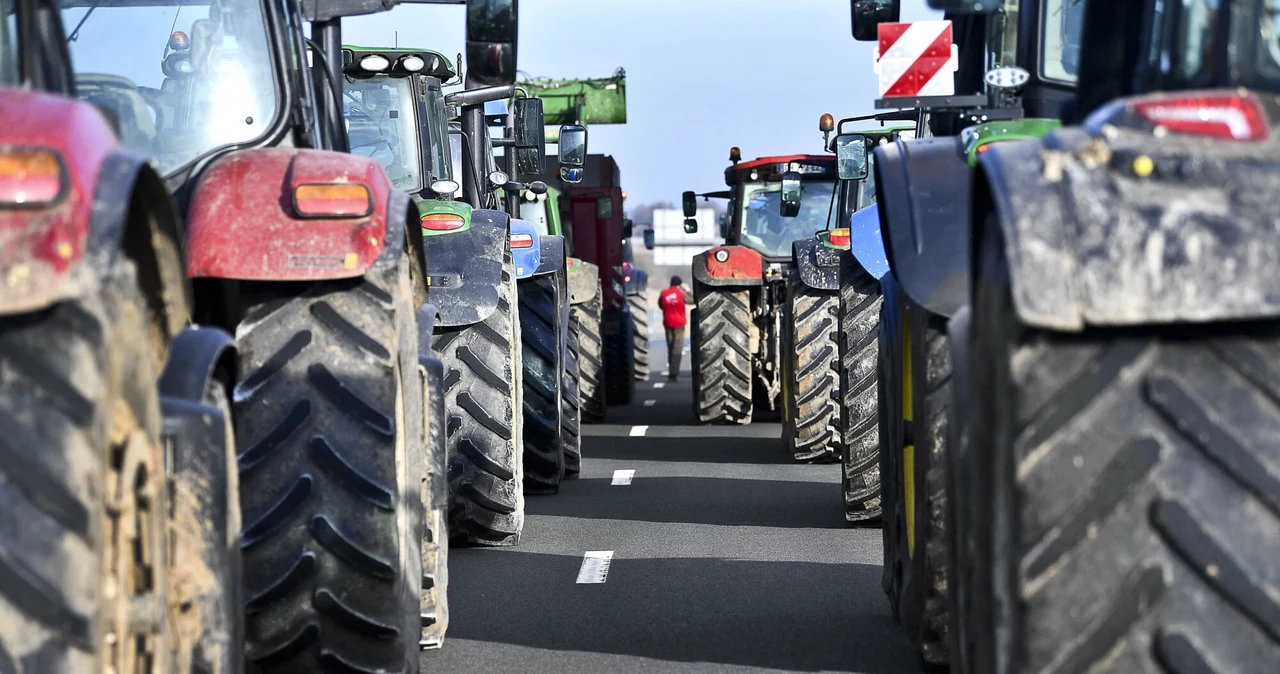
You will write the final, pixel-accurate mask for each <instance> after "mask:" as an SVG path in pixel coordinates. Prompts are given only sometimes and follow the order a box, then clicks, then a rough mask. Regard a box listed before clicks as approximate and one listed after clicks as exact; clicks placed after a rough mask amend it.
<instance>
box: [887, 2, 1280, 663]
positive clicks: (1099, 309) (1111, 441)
mask: <svg viewBox="0 0 1280 674" xmlns="http://www.w3.org/2000/svg"><path fill="white" fill-rule="evenodd" d="M935 4H938V5H942V4H947V5H951V4H954V5H956V6H959V5H960V4H962V3H959V2H957V3H942V2H937V3H935ZM963 4H964V5H965V6H966V7H965V9H966V11H974V10H975V9H981V10H986V11H991V10H994V9H996V7H995V6H994V5H995V3H991V2H979V3H974V2H965V3H963ZM1077 8H1079V9H1081V10H1082V12H1081V13H1080V14H1079V21H1080V24H1081V27H1082V31H1081V33H1082V34H1081V40H1080V49H1079V58H1078V61H1076V60H1075V59H1074V58H1072V59H1066V58H1064V59H1058V58H1052V59H1045V60H1043V61H1041V62H1039V63H1038V64H1037V67H1036V72H1037V74H1039V75H1048V76H1059V77H1060V76H1063V75H1064V74H1066V75H1070V76H1071V77H1073V78H1075V77H1078V82H1079V87H1078V89H1077V90H1076V95H1075V97H1074V100H1073V101H1072V102H1071V103H1070V104H1069V106H1068V114H1067V115H1066V116H1065V121H1066V122H1067V124H1069V126H1067V127H1065V128H1063V129H1061V130H1058V131H1055V132H1053V133H1050V134H1048V135H1047V136H1046V137H1044V138H1043V139H1032V140H1024V141H1021V142H1011V143H1002V144H1000V145H997V146H994V147H991V148H990V149H989V150H988V151H987V152H984V153H982V154H981V155H980V156H978V157H977V162H976V167H975V168H976V170H975V171H974V173H973V177H972V183H971V190H972V191H971V195H972V196H971V198H970V199H969V200H968V207H969V211H968V213H967V216H968V217H967V218H966V220H967V222H968V223H970V227H971V228H972V236H971V248H970V251H971V252H970V255H969V260H970V263H969V269H968V274H969V292H968V294H967V297H966V300H967V304H968V306H967V307H965V308H963V309H961V310H960V311H958V312H956V314H955V315H954V316H953V318H952V319H951V322H950V325H949V326H948V330H949V335H950V346H951V348H952V356H951V358H952V363H953V368H954V369H953V372H954V375H953V382H954V384H953V385H954V386H955V387H956V388H957V389H958V390H959V393H958V395H957V396H956V400H955V402H954V403H953V404H954V405H957V406H963V407H962V409H963V410H964V413H963V414H958V415H957V419H960V420H963V422H964V423H963V425H962V426H961V425H960V424H957V426H961V427H958V428H954V430H953V440H952V443H953V445H954V446H955V447H956V449H957V451H954V452H951V453H949V454H948V456H947V467H948V470H947V471H946V473H947V475H948V477H949V480H948V481H947V482H946V487H947V489H948V491H949V492H950V494H952V495H953V497H952V498H950V499H949V503H950V509H949V513H950V517H951V518H952V519H951V522H950V525H951V527H952V532H951V536H949V537H948V539H947V543H948V546H947V549H948V550H949V551H950V559H951V564H952V566H951V568H950V570H949V585H950V587H951V588H952V606H953V608H952V615H951V633H952V640H953V644H954V645H953V649H954V650H953V667H954V668H955V669H956V670H957V671H959V672H963V673H973V672H991V671H1002V672H1008V673H1010V674H1016V673H1020V672H1037V671H1047V670H1056V671H1065V670H1067V669H1072V670H1075V671H1093V672H1101V671H1114V672H1136V671H1182V672H1186V671H1240V672H1263V671H1272V670H1274V669H1275V668H1276V663H1277V662H1280V629H1277V624H1278V623H1277V621H1276V619H1275V617H1274V616H1275V615H1276V611H1277V606H1278V603H1277V595H1276V592H1275V588H1276V587H1277V576H1276V572H1277V567H1276V564H1275V560H1276V559H1277V558H1280V451H1277V445H1276V443H1275V441H1274V437H1275V435H1274V429H1275V428H1277V427H1278V426H1280V405H1278V404H1277V402H1276V401H1277V400H1280V397H1277V394H1276V390H1275V389H1276V381H1277V379H1276V377H1274V376H1273V375H1272V373H1274V372H1276V371H1277V368H1278V367H1280V331H1278V330H1277V325H1278V324H1277V318H1280V305H1277V302H1276V299H1275V296H1274V292H1273V288H1274V287H1275V283H1274V281H1273V277H1274V276H1275V275H1276V270H1277V267H1276V264H1275V262H1274V260H1273V259H1272V257H1271V253H1270V251H1274V250H1276V249H1277V246H1280V240H1277V230H1276V222H1277V219H1278V218H1280V8H1278V7H1277V6H1276V4H1275V3H1274V2H1264V1H1262V0H1236V1H1234V2H1231V1H1223V2H1213V3H1208V2H1183V3H1163V2H1156V1H1154V0H1143V1H1137V2H1124V3H1116V2H1100V1H1098V0H1085V2H1083V3H1080V4H1076V3H1070V4H1063V3H1057V2H1050V3H1047V5H1046V8H1045V11H1043V12H1042V13H1041V16H1042V19H1041V21H1042V22H1043V23H1044V24H1045V25H1046V26H1047V33H1048V34H1049V35H1056V34H1057V32H1056V31H1055V28H1057V24H1056V23H1055V22H1057V21H1061V20H1062V18H1061V17H1063V14H1062V10H1065V11H1066V13H1067V14H1066V17H1067V18H1068V19H1071V16H1072V15H1071V13H1072V12H1074V11H1076V9H1077ZM1055 12H1056V13H1055ZM984 18H985V17H984ZM1048 55H1053V52H1052V51H1050V52H1049V54H1048ZM882 175H883V174H882ZM1267 616H1271V617H1267Z"/></svg>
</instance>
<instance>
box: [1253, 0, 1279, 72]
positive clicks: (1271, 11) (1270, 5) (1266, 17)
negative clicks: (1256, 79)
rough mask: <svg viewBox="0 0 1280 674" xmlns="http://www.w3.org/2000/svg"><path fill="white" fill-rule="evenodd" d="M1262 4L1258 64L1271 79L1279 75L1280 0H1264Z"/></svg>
mask: <svg viewBox="0 0 1280 674" xmlns="http://www.w3.org/2000/svg"><path fill="white" fill-rule="evenodd" d="M1260 4H1261V5H1262V7H1261V12H1262V17H1261V19H1262V20H1261V21H1260V22H1259V23H1260V24H1261V27H1262V34H1261V38H1262V39H1261V40H1260V44H1259V49H1258V66H1259V68H1258V69H1259V70H1260V71H1262V74H1264V75H1266V76H1267V77H1269V78H1271V79H1276V78H1278V77H1280V0H1266V1H1264V2H1261V3H1260Z"/></svg>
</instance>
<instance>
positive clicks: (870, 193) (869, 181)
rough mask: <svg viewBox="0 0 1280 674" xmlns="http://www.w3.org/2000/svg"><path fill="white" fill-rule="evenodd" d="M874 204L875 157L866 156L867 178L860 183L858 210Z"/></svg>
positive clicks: (871, 155) (873, 154)
mask: <svg viewBox="0 0 1280 674" xmlns="http://www.w3.org/2000/svg"><path fill="white" fill-rule="evenodd" d="M875 202H876V155H875V153H870V154H868V155H867V177H866V179H865V180H863V181H862V196H861V197H860V198H859V199H858V210H862V209H864V208H866V207H867V206H870V205H871V204H874V203H875Z"/></svg>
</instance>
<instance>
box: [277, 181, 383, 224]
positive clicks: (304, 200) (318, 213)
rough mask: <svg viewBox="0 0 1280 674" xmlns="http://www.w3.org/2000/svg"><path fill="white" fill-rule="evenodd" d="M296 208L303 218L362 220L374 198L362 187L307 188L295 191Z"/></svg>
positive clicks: (347, 185)
mask: <svg viewBox="0 0 1280 674" xmlns="http://www.w3.org/2000/svg"><path fill="white" fill-rule="evenodd" d="M293 208H294V210H295V211H297V213H298V215H300V216H302V217H304V218H363V217H365V216H366V215H369V214H370V213H373V198H372V197H371V196H370V195H369V188H368V187H365V186H364V185H361V184H359V183H319V184H306V185H298V186H297V187H295V188H293Z"/></svg>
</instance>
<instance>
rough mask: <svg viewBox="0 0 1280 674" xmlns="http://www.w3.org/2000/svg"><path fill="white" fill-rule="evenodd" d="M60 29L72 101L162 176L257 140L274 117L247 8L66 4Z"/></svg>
mask: <svg viewBox="0 0 1280 674" xmlns="http://www.w3.org/2000/svg"><path fill="white" fill-rule="evenodd" d="M73 5H74V6H73ZM62 22H63V25H64V26H66V28H67V30H68V31H70V32H69V33H68V37H67V46H68V48H69V50H70V52H71V62H72V64H73V66H74V68H75V71H76V88H77V91H78V94H79V96H80V98H83V99H85V100H87V101H89V102H90V103H93V104H94V105H96V106H97V107H98V108H99V109H101V110H102V111H103V112H104V113H105V114H106V115H107V117H108V118H109V119H110V121H111V122H112V124H113V126H115V127H116V128H117V129H118V131H119V135H120V141H121V142H122V143H123V144H124V145H125V146H126V147H128V148H129V149H131V150H134V151H136V152H138V153H140V154H143V155H146V156H149V157H151V158H152V161H153V162H155V164H156V167H157V168H158V170H159V171H160V173H161V174H162V175H169V174H171V173H174V172H175V171H177V170H178V169H180V168H182V167H183V166H186V165H187V164H189V163H191V162H192V161H194V160H195V159H197V158H199V157H202V156H205V155H208V154H210V153H211V152H213V151H215V150H217V149H218V148H221V147H224V146H227V145H235V144H240V143H246V142H249V141H253V140H255V139H258V138H261V137H262V136H263V135H264V134H266V133H267V130H268V129H270V128H271V126H272V123H273V122H274V121H275V117H276V113H277V111H278V110H279V109H280V108H281V107H282V106H281V105H280V102H279V101H278V100H277V98H278V96H277V93H276V80H275V73H274V70H273V67H274V64H275V59H274V58H272V54H271V49H270V46H269V44H268V42H267V31H266V28H265V25H266V23H265V19H264V17H263V6H262V4H261V3H260V2H257V1H256V0H252V1H251V0H215V2H214V3H213V4H209V3H200V2H191V3H186V4H175V3H163V2H161V1H160V0H157V2H155V3H154V4H146V2H145V0H142V1H141V2H140V0H104V1H103V2H98V3H95V4H92V5H89V6H84V5H81V4H79V3H78V2H77V0H71V2H64V3H63V10H62Z"/></svg>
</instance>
